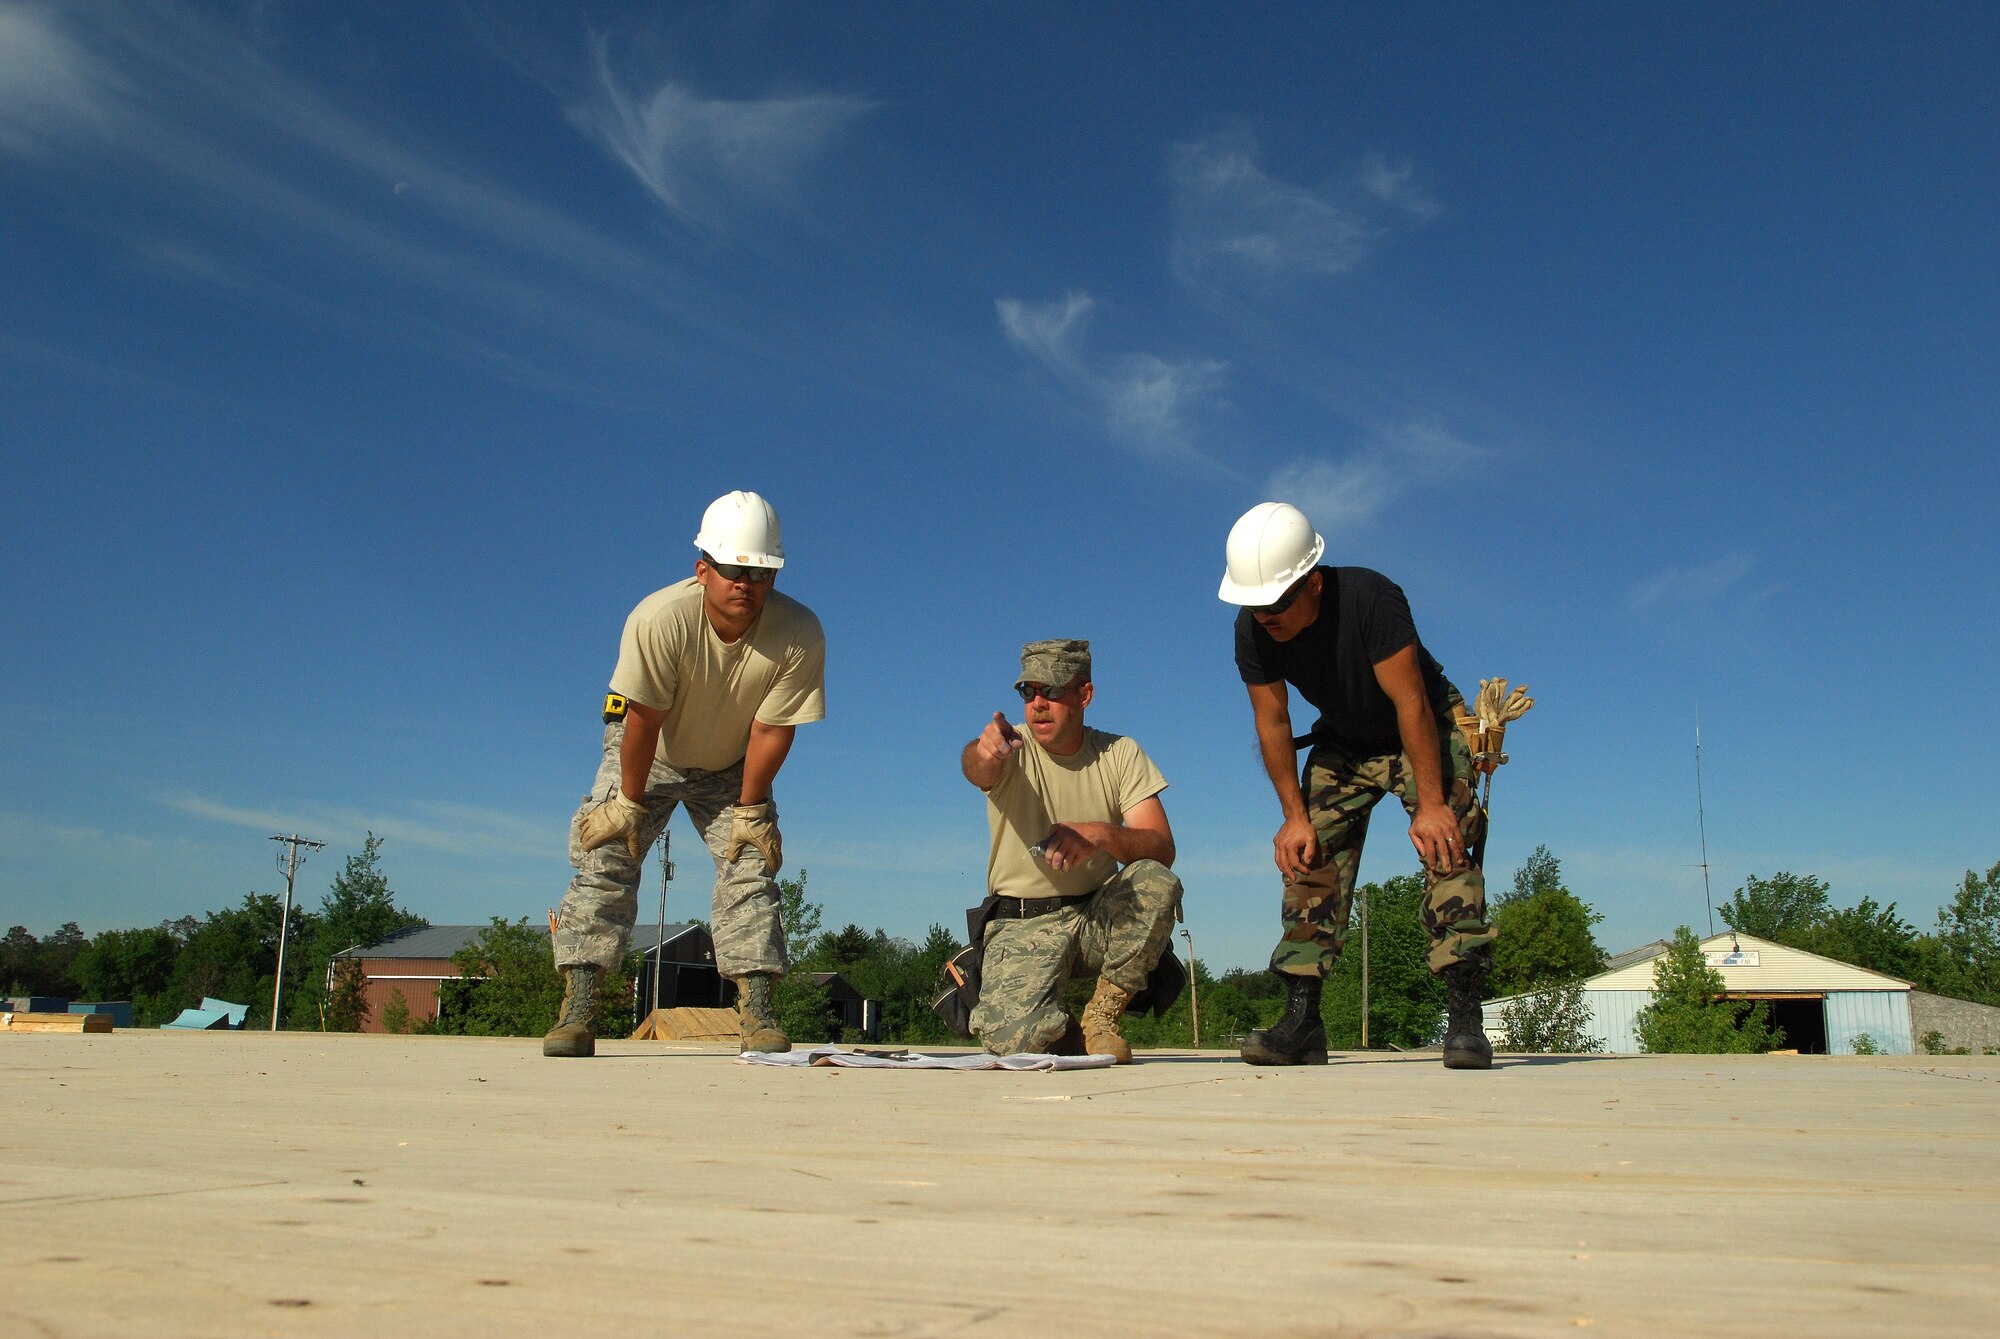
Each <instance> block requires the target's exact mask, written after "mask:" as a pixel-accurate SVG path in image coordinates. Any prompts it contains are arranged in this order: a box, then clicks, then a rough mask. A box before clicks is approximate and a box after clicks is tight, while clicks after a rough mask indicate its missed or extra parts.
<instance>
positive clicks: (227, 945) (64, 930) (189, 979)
mask: <svg viewBox="0 0 2000 1339" xmlns="http://www.w3.org/2000/svg"><path fill="white" fill-rule="evenodd" d="M381 852H382V839H381V838H380V837H377V836H375V835H374V834H373V833H369V834H368V836H367V838H366V840H365V841H364V842H363V843H362V848H361V850H360V852H359V853H357V854H355V855H351V856H349V857H348V858H347V862H346V864H345V866H344V867H343V868H342V870H341V871H340V873H339V874H338V875H336V876H335V877H334V880H333V884H332V886H331V887H330V888H328V890H327V892H326V895H325V897H324V898H322V899H321V901H320V904H319V906H318V907H317V908H316V909H315V908H310V907H305V906H302V905H301V906H294V907H293V908H292V915H291V922H290V924H289V926H287V927H286V933H285V989H284V993H283V1000H284V1013H285V1016H284V1018H283V1019H282V1020H281V1021H282V1023H283V1024H284V1026H286V1027H289V1028H309V1029H312V1030H314V1031H318V1030H319V1029H320V1028H321V1027H322V1026H325V1025H326V1022H327V1019H326V1011H327V1010H328V1008H329V1006H330V1005H332V1004H333V1003H334V1000H333V999H332V997H331V993H330V992H329V990H328V988H327V964H328V963H329V962H330V961H331V960H332V958H333V955H334V954H336V953H338V952H340V951H341V950H342V949H347V948H353V947H356V946H358V945H362V944H374V943H379V942H380V941H382V940H384V939H387V938H388V937H389V936H390V935H392V934H394V933H395V932H396V931H398V930H404V929H409V928H411V927H414V926H422V925H427V924H429V922H428V921H426V920H424V918H423V917H421V916H418V915H415V914H413V913H411V912H409V911H406V910H404V909H403V908H401V907H399V906H397V905H396V900H395V894H394V892H392V891H391V890H390V888H389V881H388V879H387V878H386V877H385V876H384V875H383V873H382V867H381ZM283 910H284V908H283V905H282V902H281V900H280V899H279V898H278V897H277V896H275V895H274V894H271V893H250V894H248V895H246V896H245V897H244V899H243V901H242V902H241V903H239V904H237V905H236V906H233V907H225V908H223V909H222V910H220V911H211V912H209V913H208V914H207V915H205V916H201V917H195V916H182V917H181V918H179V919H178V920H167V921H162V922H160V923H159V924H158V925H151V926H142V927H140V928H137V929H130V930H106V931H104V932H103V933H101V934H98V935H96V936H95V937H90V936H86V935H85V934H84V933H83V931H82V930H80V929H78V928H77V925H76V922H74V921H71V922H69V923H67V924H65V925H63V926H62V927H61V928H60V929H58V930H57V931H56V932H55V933H54V934H51V935H49V936H48V937H47V938H44V939H37V938H36V937H35V936H34V935H32V934H29V933H28V931H27V929H26V927H24V926H19V925H16V926H14V927H13V928H12V929H10V930H8V932H7V937H6V939H5V940H4V941H0V982H5V983H7V986H8V990H7V993H8V994H10V995H52V996H56V997H58V998H62V999H72V1000H129V1001H131V1003H132V1021H133V1023H134V1025H135V1026H138V1027H158V1026H159V1025H160V1024H162V1023H165V1022H168V1021H170V1020H171V1019H173V1018H174V1017H175V1016H176V1015H178V1014H179V1013H180V1011H181V1010H183V1009H188V1008H193V1007H194V1006H195V1005H198V1004H200V1003H201V1001H202V998H203V997H204V996H213V997H214V998H216V999H222V1000H228V1001H230V1002H231V1003H232V1004H247V1005H249V1006H250V1013H249V1019H250V1021H251V1023H253V1024H256V1023H261V1024H263V1025H265V1026H268V1025H269V1024H270V1021H271V998H272V990H273V987H274V986H275V985H276V984H277V979H278V925H279V921H280V920H281V919H283ZM349 1022H352V1020H351V1019H339V1018H337V1019H335V1020H334V1023H335V1024H336V1026H335V1027H334V1028H333V1029H331V1030H337V1031H338V1030H350V1029H349V1028H345V1027H341V1026H338V1025H339V1024H343V1023H349ZM352 1026H354V1027H358V1026H359V1023H358V1022H352Z"/></svg>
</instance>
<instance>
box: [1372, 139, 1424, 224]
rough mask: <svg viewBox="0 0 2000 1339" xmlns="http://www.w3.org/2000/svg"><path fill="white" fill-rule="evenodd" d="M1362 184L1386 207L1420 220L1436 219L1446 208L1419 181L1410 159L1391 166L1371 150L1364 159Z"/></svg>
mask: <svg viewBox="0 0 2000 1339" xmlns="http://www.w3.org/2000/svg"><path fill="white" fill-rule="evenodd" d="M1361 184H1362V185H1363V186H1364V187H1366V188H1367V190H1368V193H1369V194H1370V195H1372V196H1374V197H1375V198H1376V199H1377V200H1380V201H1381V202H1382V203H1383V204H1385V205H1392V206H1394V207H1395V208H1397V209H1400V210H1402V211H1403V212H1404V213H1405V214H1410V215H1413V216H1414V217H1416V218H1418V219H1423V220H1429V219H1434V218H1436V217H1437V216H1438V214H1439V212H1440V211H1441V210H1442V208H1443V206H1441V205H1440V204H1438V202H1437V200H1436V199H1435V198H1433V197H1432V195H1431V193H1430V192H1429V191H1427V190H1425V189H1424V188H1423V186H1422V185H1421V184H1420V183H1419V182H1418V181H1417V166H1416V164H1415V163H1413V162H1411V161H1410V160H1409V159H1407V158H1405V159H1402V160H1401V161H1399V162H1395V163H1391V162H1390V161H1389V160H1388V159H1387V158H1385V157H1383V156H1382V154H1381V153H1379V152H1377V151H1376V150H1374V149H1370V150H1369V151H1368V152H1367V153H1366V154H1364V155H1363V156H1362V159H1361Z"/></svg>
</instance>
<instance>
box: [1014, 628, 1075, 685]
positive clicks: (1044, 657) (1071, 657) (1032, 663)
mask: <svg viewBox="0 0 2000 1339" xmlns="http://www.w3.org/2000/svg"><path fill="white" fill-rule="evenodd" d="M1089 677H1090V643H1089V642H1084V641H1077V640H1076V639H1074V638H1071V637H1052V638H1050V639H1049V640H1047V641H1042V642H1029V643H1028V644H1027V645H1026V646H1024V647H1022V648H1021V682H1022V683H1039V684H1046V685H1047V686H1049V687H1050V688H1058V687H1061V686H1062V685H1063V684H1066V683H1069V682H1070V681H1071V680H1073V679H1079V678H1082V679H1087V678H1089Z"/></svg>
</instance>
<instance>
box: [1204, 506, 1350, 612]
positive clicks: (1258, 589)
mask: <svg viewBox="0 0 2000 1339" xmlns="http://www.w3.org/2000/svg"><path fill="white" fill-rule="evenodd" d="M1324 552H1326V541H1325V540H1324V539H1321V538H1320V537H1319V532H1318V531H1316V530H1314V529H1313V526H1312V522H1311V521H1308V520H1307V519H1306V514H1305V513H1304V512H1302V511H1300V510H1299V509H1298V508H1297V507H1294V506H1292V505H1291V504H1289V503H1285V502H1259V503H1258V504H1257V505H1256V506H1254V507H1252V508H1251V509H1250V510H1249V511H1246V512H1244V513H1243V515H1242V517H1241V518H1239V519H1238V520H1237V522H1236V524H1235V525H1232V526H1230V527H1229V542H1228V543H1227V544H1225V545H1224V546H1223V553H1224V555H1225V561H1226V565H1225V566H1224V568H1223V571H1222V589H1221V590H1220V591H1218V592H1217V595H1218V596H1219V598H1221V599H1224V600H1227V601H1228V602H1229V603H1231V604H1248V605H1260V604H1275V603H1276V602H1277V599H1278V597H1279V596H1280V595H1283V594H1284V593H1285V588H1286V587H1287V586H1289V585H1291V584H1292V583H1293V582H1294V581H1297V580H1298V579H1299V578H1300V577H1302V576H1304V575H1305V574H1306V573H1308V572H1310V571H1312V570H1313V567H1314V565H1315V564H1317V563H1318V562H1319V556H1320V554H1322V553H1324Z"/></svg>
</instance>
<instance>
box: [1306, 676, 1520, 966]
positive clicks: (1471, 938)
mask: <svg viewBox="0 0 2000 1339" xmlns="http://www.w3.org/2000/svg"><path fill="white" fill-rule="evenodd" d="M1438 737H1439V739H1440V740H1441V741H1442V742H1443V744H1444V752H1445V755H1446V756H1445V757H1444V759H1443V762H1444V783H1445V800H1446V802H1447V803H1448V804H1450V805H1451V809H1452V812H1453V813H1455V814H1457V815H1458V831H1459V835H1460V836H1461V837H1462V838H1464V840H1465V846H1466V849H1467V850H1468V851H1475V850H1478V849H1479V843H1480V839H1481V838H1482V837H1483V836H1484V835H1485V832H1484V828H1485V824H1486V816H1485V814H1484V813H1482V812H1481V811H1480V808H1479V805H1478V802H1477V800H1476V797H1475V795H1474V792H1473V780H1474V775H1473V770H1472V752H1471V749H1470V748H1469V747H1468V746H1467V744H1466V742H1465V735H1464V734H1463V733H1462V732H1461V731H1460V730H1458V728H1457V727H1455V726H1454V725H1453V724H1452V720H1451V717H1450V716H1448V715H1446V716H1440V717H1439V718H1438ZM1300 786H1301V788H1302V789H1303V790H1304V791H1305V798H1306V813H1307V814H1308V816H1310V817H1311V819H1312V825H1313V831H1314V833H1315V834H1317V836H1318V837H1319V859H1318V862H1317V863H1316V864H1315V865H1314V867H1313V868H1312V869H1311V870H1309V871H1307V872H1306V873H1305V874H1302V875H1300V876H1299V877H1298V878H1296V879H1293V880H1290V881H1288V882H1287V883H1286V884H1285V896H1284V922H1285V932H1284V935H1283V937H1282V938H1280V939H1279V941H1278V947H1277V949H1276V950H1275V951H1273V953H1272V954H1271V970H1272V971H1274V972H1285V973H1289V974H1291V975H1294V976H1325V975H1326V974H1327V973H1328V972H1331V971H1332V970H1333V965H1334V963H1336V962H1338V961H1339V960H1340V952H1341V949H1342V948H1343V947H1345V946H1346V943H1347V921H1348V916H1349V914H1350V913H1351V912H1352V910H1353V908H1354V877H1355V873H1356V871H1357V870H1359V869H1360V867H1361V844H1362V843H1363V842H1364V841H1365V840H1367V837H1368V817H1369V815H1370V814H1371V813H1373V812H1374V809H1375V805H1376V804H1377V803H1378V802H1379V801H1380V800H1381V799H1382V797H1383V796H1385V795H1389V794H1392V793H1393V794H1394V795H1395V796H1396V797H1397V798H1398V799H1400V800H1401V801H1402V802H1403V808H1404V809H1405V810H1407V811H1408V812H1409V813H1411V814H1415V813H1416V811H1417V783H1416V777H1415V776H1414V774H1412V772H1411V771H1410V760H1409V758H1408V756H1407V755H1405V754H1401V753H1390V754H1380V755H1376V756H1373V757H1370V756H1368V755H1365V754H1359V753H1353V752H1350V751H1348V750H1346V749H1343V748H1340V747H1338V746H1335V745H1330V744H1320V745H1316V746H1315V747H1314V748H1313V750H1312V752H1311V753H1309V754H1307V755H1306V765H1305V771H1304V774H1303V777H1302V779H1301V781H1300ZM1423 921H1424V929H1425V930H1427V931H1429V933H1430V938H1431V947H1430V955H1429V956H1430V969H1431V971H1433V972H1442V971H1443V970H1444V969H1445V968H1447V967H1449V966H1451V965H1452V964H1453V963H1454V962H1471V961H1482V960H1484V961H1490V960H1491V959H1492V956H1493V941H1494V938H1495V935H1494V932H1493V928H1492V926H1490V925H1488V924H1487V922H1486V875H1485V874H1484V872H1482V871H1481V870H1479V869H1477V868H1474V867H1467V868H1464V869H1461V870H1459V871H1458V872H1457V873H1456V874H1447V875H1444V876H1442V877H1440V876H1439V875H1437V874H1434V873H1432V872H1431V871H1430V870H1429V869H1425V870H1424V907H1423Z"/></svg>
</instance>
